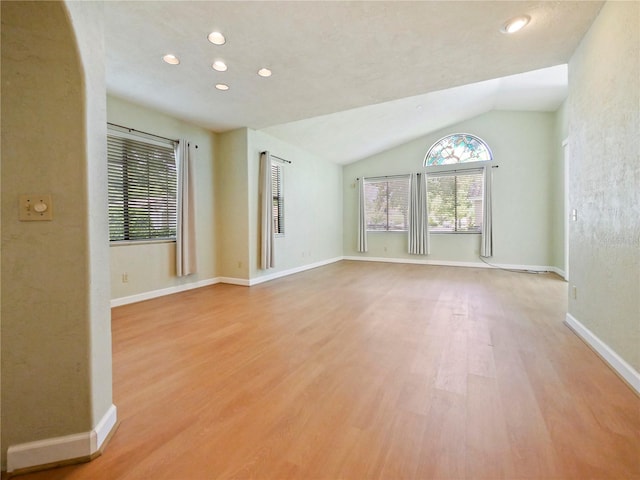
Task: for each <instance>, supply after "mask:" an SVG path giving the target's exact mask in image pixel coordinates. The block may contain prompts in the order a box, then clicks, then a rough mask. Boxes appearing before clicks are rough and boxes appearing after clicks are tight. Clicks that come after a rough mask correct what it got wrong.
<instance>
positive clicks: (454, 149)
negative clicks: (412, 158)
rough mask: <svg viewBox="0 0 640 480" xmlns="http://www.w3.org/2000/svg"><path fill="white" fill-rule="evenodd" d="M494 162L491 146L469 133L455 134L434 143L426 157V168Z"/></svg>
mask: <svg viewBox="0 0 640 480" xmlns="http://www.w3.org/2000/svg"><path fill="white" fill-rule="evenodd" d="M490 160H492V155H491V150H490V149H489V146H488V145H487V144H486V143H484V141H482V140H481V139H480V138H478V137H476V136H475V135H471V134H469V133H454V134H453V135H448V136H446V137H444V138H441V139H440V140H438V141H437V142H436V143H434V144H433V145H432V146H431V148H430V149H429V151H428V152H427V155H426V156H425V157H424V166H425V167H432V166H436V165H451V164H457V163H466V162H486V161H490Z"/></svg>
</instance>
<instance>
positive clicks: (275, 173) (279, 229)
mask: <svg viewBox="0 0 640 480" xmlns="http://www.w3.org/2000/svg"><path fill="white" fill-rule="evenodd" d="M271 194H272V195H273V233H274V234H276V235H283V234H284V195H283V193H282V165H276V164H271Z"/></svg>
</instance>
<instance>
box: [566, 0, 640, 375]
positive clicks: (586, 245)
mask: <svg viewBox="0 0 640 480" xmlns="http://www.w3.org/2000/svg"><path fill="white" fill-rule="evenodd" d="M639 19H640V3H638V2H608V3H607V4H605V6H604V7H603V8H602V10H601V12H600V15H599V16H598V18H597V19H596V20H595V22H594V23H593V25H592V26H591V29H590V30H589V32H588V33H587V35H586V36H585V38H584V39H583V41H582V43H581V44H580V46H579V48H578V49H577V50H576V52H575V54H574V55H573V57H572V58H571V61H570V63H569V92H570V93H569V105H568V110H569V112H568V115H569V146H570V152H571V154H570V156H571V160H570V161H571V175H570V176H571V180H570V199H569V201H570V204H571V207H572V208H575V209H577V211H578V220H577V222H572V223H571V228H570V231H569V242H570V246H569V261H570V283H571V284H572V285H575V286H576V287H577V298H576V299H572V298H570V299H569V313H570V314H571V315H573V316H574V317H575V318H576V319H577V320H578V321H579V322H581V323H582V324H583V325H585V326H586V327H587V328H589V329H590V330H591V331H592V332H593V333H594V334H595V335H596V336H598V337H599V338H600V339H601V340H602V341H603V342H604V343H606V344H607V345H608V346H609V347H611V348H612V349H613V350H614V351H615V352H616V353H617V354H618V355H620V356H621V357H622V358H623V359H624V360H626V362H627V363H629V364H630V365H631V366H632V367H633V368H635V370H636V371H640V187H639V186H640V154H639V147H638V146H639V145H640V118H639V104H640V88H639V79H640V66H639V65H640V21H639Z"/></svg>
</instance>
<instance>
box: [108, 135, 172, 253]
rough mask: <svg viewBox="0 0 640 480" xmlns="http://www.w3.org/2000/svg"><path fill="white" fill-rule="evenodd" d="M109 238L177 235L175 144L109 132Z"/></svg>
mask: <svg viewBox="0 0 640 480" xmlns="http://www.w3.org/2000/svg"><path fill="white" fill-rule="evenodd" d="M107 163H108V183H109V240H110V241H112V242H116V241H124V240H157V239H175V238H176V191H177V174H176V161H175V153H174V149H173V148H172V147H169V146H167V147H165V146H159V145H156V144H151V143H145V142H140V141H137V140H132V139H129V138H123V137H118V136H114V135H108V136H107Z"/></svg>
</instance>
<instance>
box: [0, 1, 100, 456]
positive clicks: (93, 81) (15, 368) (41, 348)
mask: <svg viewBox="0 0 640 480" xmlns="http://www.w3.org/2000/svg"><path fill="white" fill-rule="evenodd" d="M1 8H2V197H1V200H2V202H1V208H2V270H1V276H2V284H3V287H4V288H3V292H2V293H3V296H2V301H1V311H2V359H1V360H2V361H1V364H2V446H3V451H2V459H3V465H4V462H5V460H6V449H7V447H9V446H11V445H16V444H20V443H24V442H31V441H36V440H40V439H49V438H52V437H58V436H63V435H69V434H75V433H86V432H89V431H90V430H91V429H92V428H93V427H94V426H95V424H96V422H97V421H98V420H100V418H101V417H102V416H103V415H104V414H105V413H106V409H107V408H108V407H109V406H110V405H111V338H110V322H109V321H110V315H109V303H108V302H109V291H108V280H107V271H108V265H107V264H106V258H107V255H108V253H107V248H108V246H107V242H105V239H104V235H103V234H104V231H105V230H104V225H106V222H107V210H106V188H105V187H104V186H103V185H106V168H104V165H99V163H100V162H99V159H100V158H101V157H102V154H103V152H104V151H105V150H106V144H105V139H104V130H103V125H104V122H105V120H106V118H105V115H104V112H105V89H104V70H103V69H104V59H103V56H104V50H103V43H102V23H101V16H100V11H99V6H96V5H86V6H79V7H78V9H76V10H74V12H73V13H72V14H71V18H72V19H73V20H76V21H77V20H81V21H82V22H84V23H85V25H86V26H87V29H84V30H81V31H78V32H76V35H77V39H78V41H79V42H86V43H85V44H84V45H83V47H82V48H81V49H80V51H79V50H78V47H77V45H76V38H75V37H74V32H73V30H72V28H71V24H70V18H69V17H68V12H67V10H66V8H65V6H64V4H62V3H60V2H2V4H1ZM88 52H90V53H91V56H87V57H85V55H87V54H88ZM81 58H84V59H85V64H84V66H83V65H82V63H81ZM21 193H45V194H51V195H52V198H53V213H54V218H53V220H52V221H47V222H20V221H18V208H17V207H18V196H19V194H21Z"/></svg>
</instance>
